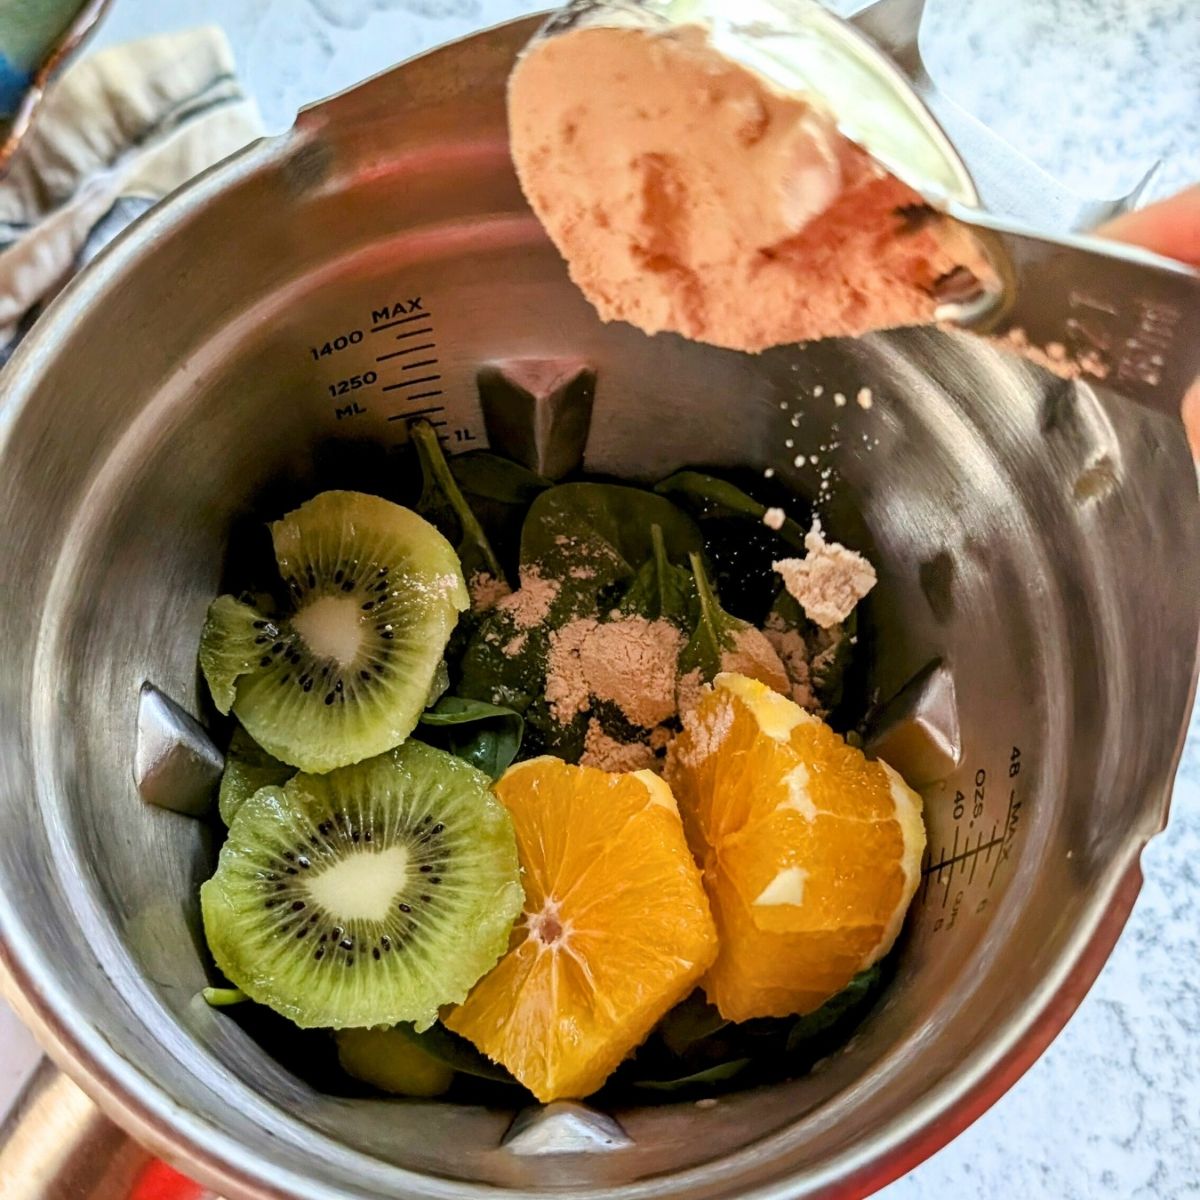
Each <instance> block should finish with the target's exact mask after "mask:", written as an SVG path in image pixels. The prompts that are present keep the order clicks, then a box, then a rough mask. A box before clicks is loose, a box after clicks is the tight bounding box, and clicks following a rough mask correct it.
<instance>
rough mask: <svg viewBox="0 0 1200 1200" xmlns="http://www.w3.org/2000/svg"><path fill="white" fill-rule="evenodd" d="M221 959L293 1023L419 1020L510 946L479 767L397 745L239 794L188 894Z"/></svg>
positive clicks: (508, 850)
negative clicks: (195, 896)
mask: <svg viewBox="0 0 1200 1200" xmlns="http://www.w3.org/2000/svg"><path fill="white" fill-rule="evenodd" d="M200 902H201V908H202V911H203V915H204V932H205V936H206V937H207V939H208V944H209V947H210V949H211V950H212V954H213V958H214V959H215V960H216V963H217V966H218V967H219V968H220V969H221V971H222V972H223V973H224V974H225V976H226V977H227V978H228V979H229V980H230V981H231V982H232V983H233V984H234V985H235V986H237V987H239V988H241V989H242V991H244V992H245V993H246V994H247V995H248V996H249V997H250V998H251V999H252V1000H255V1001H257V1002H258V1003H260V1004H265V1005H268V1006H269V1007H270V1008H273V1009H274V1010H275V1011H276V1012H278V1013H280V1014H282V1015H283V1016H285V1017H287V1018H288V1019H289V1020H291V1021H293V1022H294V1023H295V1024H296V1025H299V1026H300V1027H301V1028H313V1027H317V1026H324V1027H328V1028H332V1029H347V1028H369V1027H372V1026H380V1025H385V1026H391V1025H396V1024H399V1023H400V1022H411V1023H412V1024H413V1025H414V1026H415V1027H416V1028H417V1029H418V1030H421V1029H427V1028H428V1027H429V1026H430V1025H431V1024H432V1023H433V1022H434V1021H435V1020H436V1019H437V1015H438V1009H439V1008H440V1007H441V1006H442V1005H445V1004H457V1003H460V1002H461V1001H462V1000H464V999H465V998H466V995H467V992H468V990H469V989H470V988H471V986H472V985H473V984H474V983H475V982H476V981H477V980H478V979H479V978H480V977H481V976H482V975H483V974H484V973H485V972H486V971H488V970H489V969H490V968H491V967H492V966H494V965H495V963H496V961H497V960H498V959H499V957H500V955H501V954H503V953H504V951H505V950H506V949H507V946H508V938H509V933H510V931H511V929H512V925H513V922H514V921H515V920H516V918H517V915H518V914H519V912H520V911H521V907H522V904H523V902H524V896H523V893H522V889H521V884H520V879H519V869H518V863H517V848H516V838H515V836H514V833H513V826H512V820H511V818H510V817H509V815H508V812H507V810H506V809H505V808H504V806H503V805H502V804H501V803H500V801H499V800H497V799H496V797H495V796H494V795H493V794H492V792H491V790H490V781H489V779H488V778H487V776H486V775H484V774H482V773H481V772H480V771H477V770H475V768H474V767H471V766H469V765H468V764H467V763H465V762H463V761H462V760H461V759H458V758H455V757H453V756H452V755H450V754H447V753H445V752H444V751H441V750H437V749H435V748H434V747H432V746H426V745H424V744H423V743H421V742H416V741H409V742H406V743H405V744H404V745H402V746H400V747H398V748H396V749H394V750H390V751H388V752H386V753H384V754H381V755H379V756H378V757H376V758H372V759H369V760H368V761H366V762H363V763H359V764H357V765H355V766H350V767H343V768H341V769H338V770H335V771H331V772H329V773H328V774H325V775H311V774H299V775H295V776H294V777H293V778H292V779H290V780H289V781H288V782H287V783H286V784H285V785H284V786H283V787H266V788H263V789H261V790H260V791H258V792H256V793H255V794H254V795H253V796H252V797H251V798H250V799H249V800H247V801H246V802H245V803H244V804H243V805H242V806H241V808H239V809H238V811H237V815H236V816H235V817H234V818H233V823H232V824H231V825H230V827H229V836H228V838H227V839H226V842H225V845H224V847H223V848H222V850H221V855H220V859H219V862H218V866H217V872H216V874H215V875H214V876H213V878H212V879H210V880H209V881H208V882H207V883H205V884H204V885H203V887H202V888H201V889H200Z"/></svg>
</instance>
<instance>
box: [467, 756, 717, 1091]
mask: <svg viewBox="0 0 1200 1200" xmlns="http://www.w3.org/2000/svg"><path fill="white" fill-rule="evenodd" d="M495 790H496V794H497V795H498V796H499V798H500V800H501V801H502V802H503V804H504V805H505V806H506V807H507V808H508V810H509V812H510V813H511V814H512V819H513V825H514V826H515V828H516V834H517V848H518V854H519V857H520V861H521V866H522V870H523V880H522V881H523V883H524V886H525V913H524V917H523V919H521V920H519V921H518V923H517V927H516V929H515V930H514V933H513V940H512V942H511V944H510V948H509V951H508V954H507V955H506V956H505V957H504V958H502V959H501V960H500V962H499V964H498V965H497V966H496V967H495V968H494V969H493V970H492V971H491V972H490V973H489V974H487V975H486V976H484V978H483V979H482V980H481V981H480V982H479V983H478V984H476V986H475V988H474V990H473V991H472V992H471V994H470V995H469V996H468V997H467V999H466V1001H465V1002H464V1003H463V1004H462V1005H460V1006H459V1007H458V1008H456V1009H455V1010H454V1011H453V1012H452V1013H451V1014H450V1015H449V1016H448V1017H446V1018H445V1024H446V1025H447V1026H448V1027H449V1028H450V1029H452V1030H453V1031H454V1032H455V1033H458V1034H461V1035H462V1036H463V1037H465V1038H468V1039H469V1040H470V1041H471V1042H473V1043H474V1044H475V1045H476V1046H477V1047H478V1049H479V1050H481V1051H482V1052H483V1053H484V1054H486V1055H487V1056H488V1057H489V1058H491V1059H494V1060H495V1061H496V1062H499V1063H502V1064H503V1065H504V1066H505V1067H507V1068H508V1070H509V1071H511V1072H512V1074H513V1075H515V1076H516V1078H517V1079H519V1080H520V1081H521V1082H522V1083H523V1084H524V1085H525V1086H526V1087H527V1088H529V1090H530V1091H531V1092H533V1094H534V1095H535V1096H536V1097H537V1098H538V1099H539V1100H541V1101H550V1100H555V1099H559V1098H564V1097H582V1096H587V1095H589V1094H590V1093H592V1092H594V1091H596V1090H597V1089H598V1088H599V1087H600V1086H601V1085H602V1084H603V1083H604V1081H605V1080H606V1079H607V1078H608V1076H609V1075H610V1074H611V1073H612V1071H613V1070H615V1069H616V1067H617V1066H618V1064H619V1063H620V1062H621V1060H622V1059H623V1058H625V1057H626V1056H627V1055H628V1054H629V1053H630V1052H631V1051H632V1050H634V1049H635V1048H636V1047H637V1046H638V1045H639V1044H640V1043H641V1042H642V1041H643V1040H644V1039H645V1037H646V1036H647V1034H649V1032H650V1030H651V1029H652V1028H653V1027H654V1025H655V1024H656V1023H657V1021H658V1020H659V1018H660V1017H662V1016H663V1014H664V1013H666V1011H667V1010H668V1009H669V1008H671V1007H672V1006H674V1005H675V1004H676V1003H678V1002H679V1001H680V1000H682V999H683V997H684V996H686V995H687V994H688V993H689V992H690V991H691V990H692V989H693V988H694V987H695V985H696V983H697V981H698V980H699V979H700V977H701V976H702V975H703V974H704V973H705V971H707V970H708V968H709V967H710V966H711V965H712V962H713V960H714V958H715V957H716V953H717V938H716V931H715V930H714V928H713V921H712V917H711V915H710V913H709V907H708V901H707V899H706V898H705V894H704V888H703V886H702V884H701V882H700V873H699V870H698V869H697V867H696V864H695V861H694V860H693V858H692V855H691V852H690V851H689V849H688V846H687V842H686V840H685V838H684V832H683V826H682V824H681V822H680V817H679V811H678V809H677V807H676V804H675V800H674V798H673V796H672V795H671V790H670V788H669V787H668V786H667V785H666V784H665V783H664V782H663V781H662V780H661V779H659V778H658V777H657V776H656V775H653V774H651V773H650V772H649V771H635V772H633V773H631V774H621V775H614V774H609V773H607V772H605V771H598V770H594V769H592V768H590V767H574V766H569V765H568V764H566V763H564V762H562V761H560V760H559V759H554V758H536V759H531V760H529V761H528V762H523V763H520V764H518V765H517V766H514V767H510V768H509V770H508V771H507V772H506V773H505V775H504V776H503V778H501V779H500V781H499V782H498V783H497V784H496V789H495Z"/></svg>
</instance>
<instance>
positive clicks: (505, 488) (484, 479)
mask: <svg viewBox="0 0 1200 1200" xmlns="http://www.w3.org/2000/svg"><path fill="white" fill-rule="evenodd" d="M450 471H451V473H452V474H453V476H454V478H455V479H456V480H457V481H458V486H459V487H460V488H462V490H463V491H464V492H465V493H466V494H467V495H468V496H469V497H471V499H472V500H475V499H479V500H494V501H496V503H498V504H512V505H519V506H520V507H521V509H522V510H524V509H526V508H528V507H529V506H530V505H531V504H532V503H533V502H534V500H536V499H537V497H538V495H539V494H540V493H541V492H544V491H546V489H547V488H551V487H553V486H554V484H553V483H552V482H551V481H550V480H549V479H546V478H545V477H544V476H542V475H539V474H538V473H537V472H536V471H531V470H530V469H529V468H528V467H523V466H521V464H520V463H515V462H512V461H511V460H510V459H507V458H501V457H500V455H498V454H492V453H491V451H489V450H473V451H472V452H471V453H470V454H458V455H455V456H454V458H453V459H451V461H450Z"/></svg>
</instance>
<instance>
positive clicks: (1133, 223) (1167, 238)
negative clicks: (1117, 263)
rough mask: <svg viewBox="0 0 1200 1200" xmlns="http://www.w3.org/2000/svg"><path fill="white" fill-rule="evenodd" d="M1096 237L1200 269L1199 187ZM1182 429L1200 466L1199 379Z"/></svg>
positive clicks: (1149, 207) (1131, 215)
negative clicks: (1124, 243)
mask: <svg viewBox="0 0 1200 1200" xmlns="http://www.w3.org/2000/svg"><path fill="white" fill-rule="evenodd" d="M1096 233H1097V235H1098V236H1100V237H1106V238H1112V239H1113V240H1114V241H1118V242H1129V243H1130V244H1131V245H1135V246H1143V247H1144V248H1145V249H1147V250H1153V251H1154V252H1155V253H1156V254H1164V255H1166V256H1167V257H1168V258H1176V259H1178V260H1179V261H1180V262H1184V263H1187V264H1188V265H1189V266H1193V267H1200V184H1195V185H1193V186H1192V187H1190V188H1185V189H1184V190H1183V191H1182V192H1180V193H1179V194H1178V195H1177V196H1172V197H1170V199H1167V200H1161V201H1159V202H1158V203H1157V204H1150V205H1147V206H1146V207H1145V208H1143V209H1139V210H1138V211H1137V212H1131V213H1126V214H1125V215H1124V216H1121V217H1117V219H1116V220H1115V221H1109V222H1108V224H1107V225H1102V226H1101V227H1100V228H1099V229H1097V230H1096ZM1183 425H1184V428H1185V429H1186V430H1187V435H1188V442H1189V443H1190V444H1191V447H1192V456H1193V457H1194V458H1195V459H1196V461H1197V462H1200V379H1198V380H1197V381H1196V382H1195V383H1194V384H1192V386H1191V387H1190V388H1189V389H1188V391H1187V393H1186V394H1185V395H1184V397H1183Z"/></svg>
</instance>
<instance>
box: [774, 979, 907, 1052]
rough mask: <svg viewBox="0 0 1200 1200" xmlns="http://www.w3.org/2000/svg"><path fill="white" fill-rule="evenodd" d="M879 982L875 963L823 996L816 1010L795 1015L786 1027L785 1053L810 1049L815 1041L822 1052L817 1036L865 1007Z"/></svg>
mask: <svg viewBox="0 0 1200 1200" xmlns="http://www.w3.org/2000/svg"><path fill="white" fill-rule="evenodd" d="M882 982H883V966H882V964H880V963H875V965H874V966H871V967H868V968H867V969H866V970H865V971H860V972H859V973H858V974H857V975H855V977H854V978H853V979H852V980H850V982H849V983H848V984H847V985H846V986H845V987H844V988H842V990H841V991H840V992H838V994H837V995H836V996H834V997H832V998H831V999H829V1000H826V1001H825V1003H824V1004H822V1005H821V1007H820V1008H818V1009H817V1010H816V1012H811V1013H808V1014H807V1016H803V1017H797V1018H796V1020H795V1022H794V1023H793V1025H792V1027H791V1029H790V1030H788V1037H787V1053H788V1054H789V1055H797V1054H800V1053H808V1052H811V1051H812V1050H813V1048H814V1044H817V1045H818V1048H817V1053H818V1054H820V1053H822V1052H823V1048H821V1047H820V1046H819V1042H820V1040H821V1039H823V1038H824V1037H825V1035H826V1034H829V1033H830V1032H832V1031H834V1030H836V1029H837V1028H839V1027H840V1026H842V1025H843V1024H844V1023H848V1021H849V1020H851V1019H853V1018H855V1017H856V1016H857V1015H858V1014H859V1013H860V1012H861V1011H862V1010H863V1009H865V1008H866V1006H867V1005H868V1004H870V1003H871V1001H873V1000H874V999H875V996H876V995H877V993H878V991H879V988H880V986H881V984H882Z"/></svg>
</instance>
